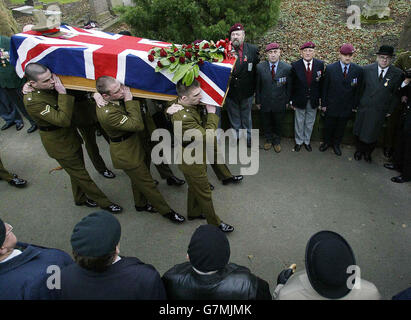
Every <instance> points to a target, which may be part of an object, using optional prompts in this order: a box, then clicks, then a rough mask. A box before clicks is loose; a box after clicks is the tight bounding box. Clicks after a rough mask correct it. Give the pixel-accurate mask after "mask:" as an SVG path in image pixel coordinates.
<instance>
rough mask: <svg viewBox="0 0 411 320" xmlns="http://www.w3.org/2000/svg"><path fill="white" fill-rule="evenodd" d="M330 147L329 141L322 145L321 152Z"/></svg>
mask: <svg viewBox="0 0 411 320" xmlns="http://www.w3.org/2000/svg"><path fill="white" fill-rule="evenodd" d="M329 147H330V145H329V144H328V143H323V144H322V145H321V146H320V151H321V152H324V151H325V150H327V149H328V148H329Z"/></svg>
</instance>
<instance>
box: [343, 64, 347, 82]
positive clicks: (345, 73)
mask: <svg viewBox="0 0 411 320" xmlns="http://www.w3.org/2000/svg"><path fill="white" fill-rule="evenodd" d="M345 78H347V66H345V67H344V79H345Z"/></svg>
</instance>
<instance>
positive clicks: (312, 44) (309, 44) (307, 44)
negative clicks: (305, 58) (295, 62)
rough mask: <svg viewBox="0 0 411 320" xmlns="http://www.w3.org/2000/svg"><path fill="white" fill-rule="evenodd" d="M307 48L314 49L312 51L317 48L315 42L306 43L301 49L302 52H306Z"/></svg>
mask: <svg viewBox="0 0 411 320" xmlns="http://www.w3.org/2000/svg"><path fill="white" fill-rule="evenodd" d="M306 48H312V49H314V48H315V44H314V42H311V41H309V42H306V43H304V44H303V45H302V46H301V47H300V50H304V49H306Z"/></svg>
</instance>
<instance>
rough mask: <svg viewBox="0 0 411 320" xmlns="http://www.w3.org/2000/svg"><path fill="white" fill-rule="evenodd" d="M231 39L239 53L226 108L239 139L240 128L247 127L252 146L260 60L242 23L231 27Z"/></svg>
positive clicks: (249, 144)
mask: <svg viewBox="0 0 411 320" xmlns="http://www.w3.org/2000/svg"><path fill="white" fill-rule="evenodd" d="M230 39H231V43H232V45H233V48H234V50H235V54H236V55H237V61H236V64H235V66H234V69H233V72H232V75H231V81H230V89H229V90H228V94H227V97H226V100H225V101H226V104H225V105H226V108H227V114H228V118H229V119H230V123H231V127H232V128H233V129H235V130H236V135H237V139H239V138H240V137H239V129H247V146H248V147H251V129H252V120H251V107H252V103H253V97H254V91H255V73H256V72H255V70H256V66H257V64H258V62H259V61H260V58H259V55H258V49H257V47H256V46H254V45H252V44H250V43H247V42H244V39H245V31H244V27H243V26H242V25H241V24H240V23H236V24H235V25H233V26H232V27H231V28H230Z"/></svg>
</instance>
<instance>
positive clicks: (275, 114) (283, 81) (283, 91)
mask: <svg viewBox="0 0 411 320" xmlns="http://www.w3.org/2000/svg"><path fill="white" fill-rule="evenodd" d="M265 52H266V53H267V61H264V62H260V63H259V64H258V65H257V88H256V95H255V102H256V106H257V108H258V109H260V112H261V120H262V124H263V129H264V136H265V144H264V150H269V149H271V146H273V147H274V150H275V152H277V153H278V152H280V151H281V144H280V142H281V136H282V126H283V122H284V116H285V110H286V106H287V103H288V102H289V101H290V95H291V66H290V65H289V64H287V63H285V62H282V61H280V56H281V48H280V45H279V44H278V43H270V44H268V45H267V46H266V48H265Z"/></svg>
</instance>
